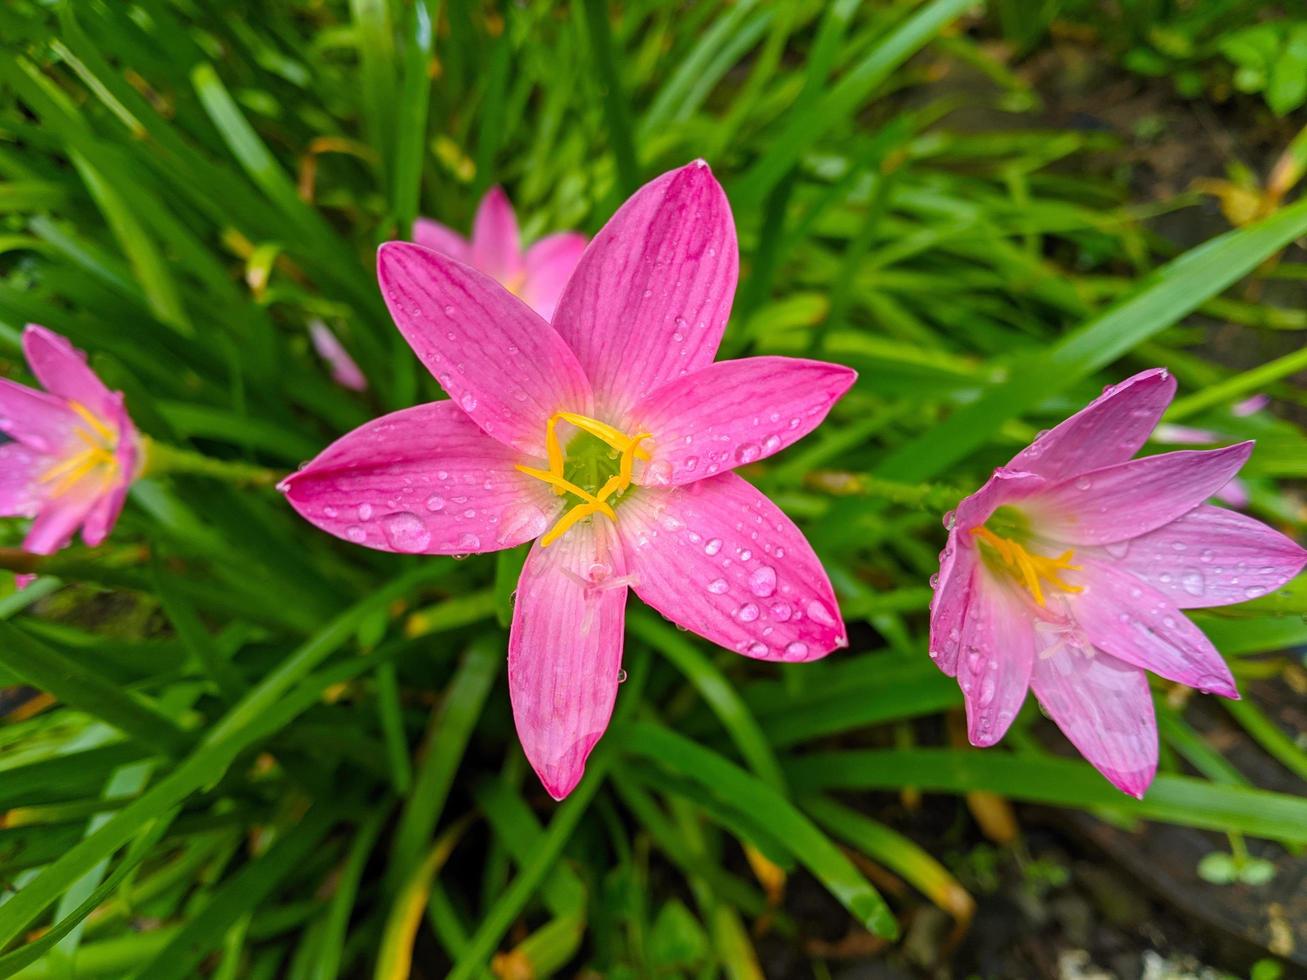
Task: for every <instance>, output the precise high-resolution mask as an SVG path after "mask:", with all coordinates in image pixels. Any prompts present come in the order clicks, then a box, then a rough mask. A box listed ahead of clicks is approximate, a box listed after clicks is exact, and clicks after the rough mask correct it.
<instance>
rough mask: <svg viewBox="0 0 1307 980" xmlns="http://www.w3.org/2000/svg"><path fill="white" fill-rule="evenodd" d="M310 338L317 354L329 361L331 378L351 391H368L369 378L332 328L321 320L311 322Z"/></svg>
mask: <svg viewBox="0 0 1307 980" xmlns="http://www.w3.org/2000/svg"><path fill="white" fill-rule="evenodd" d="M309 340H310V341H311V342H312V343H313V349H314V351H316V352H317V355H318V356H319V357H320V358H322V359H323V360H324V361H326V362H327V367H328V368H329V369H330V370H331V380H332V381H334V382H336V384H338V385H340V386H341V387H342V388H348V389H349V390H350V391H367V390H368V379H367V377H366V376H365V375H364V374H363V372H362V370H360V369H359V366H358V364H357V362H355V360H354V358H352V357H350V356H349V351H347V350H346V349H345V347H344V345H343V344H341V342H340V339H339V338H338V337H337V336H336V335H335V334H334V333H332V332H331V328H330V327H329V326H327V325H326V324H325V323H323V322H322V321H321V320H313V321H312V322H310V323H309Z"/></svg>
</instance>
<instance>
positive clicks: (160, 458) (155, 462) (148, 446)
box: [141, 438, 278, 487]
mask: <svg viewBox="0 0 1307 980" xmlns="http://www.w3.org/2000/svg"><path fill="white" fill-rule="evenodd" d="M144 442H145V465H144V466H143V468H142V470H141V475H142V476H158V475H160V474H161V473H186V474H190V475H192V476H207V477H209V478H210V479H214V480H222V481H224V482H226V483H234V484H237V485H242V486H243V485H252V486H266V487H270V486H273V485H275V484H276V482H277V480H278V473H277V472H276V471H275V470H270V469H267V468H266V467H263V466H255V465H253V464H252V463H242V462H240V461H239V460H230V459H214V458H213V457H211V456H203V455H201V454H200V453H197V452H194V451H192V450H190V449H182V448H180V447H178V446H170V445H168V444H167V443H163V442H156V441H155V440H153V439H148V438H147V439H145V440H144Z"/></svg>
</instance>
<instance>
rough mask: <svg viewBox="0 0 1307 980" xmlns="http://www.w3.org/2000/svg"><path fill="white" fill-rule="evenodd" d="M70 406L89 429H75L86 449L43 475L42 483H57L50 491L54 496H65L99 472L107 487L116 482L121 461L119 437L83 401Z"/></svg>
mask: <svg viewBox="0 0 1307 980" xmlns="http://www.w3.org/2000/svg"><path fill="white" fill-rule="evenodd" d="M68 407H69V408H71V409H72V410H73V412H74V413H76V415H77V417H78V418H80V419H81V420H82V421H83V422H85V423H86V425H87V426H88V427H89V429H84V428H80V427H79V428H77V429H75V430H74V434H75V435H76V436H77V438H78V439H80V440H81V441H82V442H83V443H84V444H85V446H86V448H85V449H82V450H81V451H80V452H77V453H74V454H73V455H71V456H68V457H66V458H64V459H61V460H59V461H58V462H56V463H55V464H54V465H53V466H51V467H50V468H49V469H48V470H46V471H45V472H44V473H42V474H41V476H40V482H42V483H53V484H54V486H52V487H51V488H50V491H49V492H50V496H52V497H61V496H63V495H64V494H65V493H67V492H68V491H69V490H71V489H72V488H73V487H75V486H77V484H78V483H80V482H81V481H82V480H83V479H85V478H86V477H88V476H91V475H93V474H96V473H97V471H99V472H98V476H99V479H100V482H101V483H102V484H103V485H104V486H105V487H107V486H108V485H109V484H111V483H112V482H113V479H114V476H115V475H116V473H117V469H118V458H117V456H116V455H115V451H116V449H117V445H118V436H117V434H116V433H115V432H114V430H113V429H112V428H110V427H109V426H108V425H107V424H105V422H104V420H103V419H101V418H99V417H98V416H97V415H95V413H93V412H92V411H91V410H90V409H88V408H87V407H86V406H85V405H83V404H82V403H81V402H74V401H70V402H69V403H68Z"/></svg>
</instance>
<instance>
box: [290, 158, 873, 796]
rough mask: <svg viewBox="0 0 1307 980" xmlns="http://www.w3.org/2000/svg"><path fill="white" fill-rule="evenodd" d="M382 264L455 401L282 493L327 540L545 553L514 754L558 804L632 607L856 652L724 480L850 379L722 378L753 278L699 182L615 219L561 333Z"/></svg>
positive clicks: (768, 519)
mask: <svg viewBox="0 0 1307 980" xmlns="http://www.w3.org/2000/svg"><path fill="white" fill-rule="evenodd" d="M378 265H379V277H380V282H381V289H382V292H383V294H384V296H385V300H386V303H387V304H388V305H389V307H390V312H391V315H392V316H393V317H394V319H395V323H396V324H397V325H398V327H399V329H400V331H401V332H402V333H403V335H404V337H405V339H407V340H408V342H409V344H410V345H411V346H412V347H413V350H414V351H415V352H416V354H417V355H418V357H419V358H420V359H421V360H422V362H423V363H424V364H425V365H426V366H427V368H428V369H429V370H430V371H431V372H432V374H434V375H435V377H436V379H437V380H438V381H439V382H440V384H441V385H442V386H443V387H444V389H445V390H446V391H447V392H448V393H449V395H450V400H449V401H442V402H436V403H434V404H428V405H419V406H417V407H415V408H410V409H406V410H403V411H400V412H395V413H393V414H391V415H387V416H384V417H382V418H379V419H376V420H375V421H373V422H370V423H368V424H366V425H364V426H362V427H361V428H359V429H357V430H355V431H354V432H351V433H349V434H348V435H346V436H344V437H343V438H342V439H340V440H339V441H337V442H336V443H335V444H333V445H332V446H330V447H328V448H327V449H326V450H325V451H324V452H323V453H322V454H321V455H320V456H318V457H317V459H315V460H313V461H312V462H311V463H310V464H309V465H308V466H307V467H306V468H304V469H302V470H300V471H299V472H298V473H295V474H294V475H292V476H291V477H289V478H288V479H287V480H286V481H285V482H284V484H283V485H282V486H283V489H284V490H285V492H286V494H287V496H288V497H289V500H290V503H291V504H292V505H293V506H294V507H295V509H296V510H297V511H298V512H299V513H300V514H301V515H302V516H304V517H305V518H306V519H307V520H309V521H311V522H312V523H313V524H315V525H317V526H318V527H320V528H322V529H323V530H325V531H328V532H330V533H331V534H334V535H336V536H338V537H341V538H344V539H345V540H347V541H352V542H355V543H356V544H361V545H366V546H368V547H371V548H377V549H380V550H383V551H400V552H415V553H423V554H433V555H452V554H473V553H483V552H490V551H498V550H500V549H502V548H512V547H514V546H516V545H520V544H522V543H524V542H527V541H531V540H532V539H535V545H534V546H533V547H532V549H531V551H530V554H529V555H528V556H527V559H526V563H525V565H524V566H523V569H522V574H521V579H520V581H519V583H518V589H517V599H516V603H515V605H514V609H513V622H512V630H511V634H510V637H509V645H508V683H509V692H510V695H511V698H512V702H513V714H514V717H515V719H516V722H517V731H518V735H519V736H520V738H521V741H522V746H523V748H524V750H525V751H526V755H527V758H528V759H529V760H530V762H531V764H532V766H533V767H534V768H535V771H536V773H537V774H538V775H539V777H540V779H541V781H542V782H543V783H544V786H545V788H546V789H547V790H548V791H549V792H550V794H552V795H553V796H554V797H555V798H556V799H562V798H563V797H565V796H566V795H567V794H568V793H569V792H571V790H572V788H573V787H574V786H575V785H576V783H577V781H578V780H579V779H580V778H581V775H582V773H583V771H584V767H585V760H586V758H587V756H588V755H589V754H590V750H591V749H592V748H593V747H594V745H595V743H596V742H597V741H598V740H599V738H600V736H602V735H603V732H604V729H605V728H606V727H607V725H608V720H609V716H610V715H611V714H612V710H613V705H614V702H615V700H616V697H617V688H618V684H619V682H620V680H621V676H622V639H623V631H624V617H625V608H626V598H627V592H628V590H629V589H634V590H635V592H636V594H637V595H638V596H640V598H641V599H643V600H644V601H645V602H646V603H648V604H649V605H650V606H652V607H653V608H654V609H656V610H657V611H658V612H660V613H662V614H663V615H664V616H666V617H667V618H668V619H670V620H672V621H674V622H676V623H678V624H680V625H682V626H684V627H686V628H687V629H690V630H693V631H694V632H696V633H698V634H700V635H701V636H704V637H706V638H707V639H709V640H712V641H713V642H714V643H718V644H720V645H722V646H724V647H726V648H728V649H731V650H734V651H737V652H739V653H742V654H744V655H746V656H749V657H755V658H758V659H761V660H775V661H791V662H798V661H807V660H813V659H816V658H818V657H822V656H825V655H826V654H827V653H829V652H830V651H832V650H834V649H835V648H837V647H840V646H843V645H845V644H846V643H847V641H846V638H845V630H844V624H843V622H842V620H841V618H840V614H839V610H838V606H837V604H836V600H835V594H834V592H833V590H832V589H831V585H830V582H829V580H828V579H827V577H826V573H825V571H824V570H823V569H822V566H821V563H820V561H819V560H818V558H817V556H816V555H815V554H814V553H813V550H812V547H811V546H810V545H809V544H808V542H807V540H806V539H805V538H804V536H803V534H802V533H801V532H800V531H799V529H798V528H797V527H796V526H795V525H794V524H793V522H791V521H790V519H789V518H788V517H786V516H785V514H783V513H782V512H781V511H780V510H779V509H778V508H777V507H776V505H775V504H773V503H772V502H771V501H770V500H768V499H767V497H766V496H764V495H763V494H762V493H760V492H759V491H758V490H756V489H755V488H754V487H753V486H751V485H750V484H749V483H748V482H747V481H745V480H744V479H743V478H741V477H740V476H738V475H736V474H735V473H733V472H731V470H733V469H734V468H735V467H736V466H738V465H740V464H742V463H751V462H754V461H755V460H759V459H762V458H764V457H766V456H770V455H771V454H773V453H776V452H778V451H780V450H781V449H784V448H785V447H786V446H788V445H790V444H791V443H793V442H795V441H796V440H798V439H800V438H801V437H802V436H804V435H806V434H807V433H808V432H811V431H812V430H813V429H814V428H816V426H817V425H818V424H819V423H820V422H821V420H822V419H823V418H824V417H825V415H826V413H827V412H828V411H829V410H830V407H831V406H832V405H833V404H834V403H835V401H836V400H837V399H838V398H839V397H840V396H841V395H842V394H843V393H844V392H845V391H846V390H847V389H848V387H849V386H850V385H851V384H852V383H853V380H854V378H855V374H854V372H853V371H851V370H849V369H848V368H845V367H841V366H838V365H833V364H824V363H821V362H818V361H808V360H798V359H793V358H786V357H752V358H745V359H741V360H735V361H720V362H714V361H713V358H714V356H715V354H716V352H717V347H718V344H719V343H720V341H721V338H722V331H723V330H724V329H725V326H726V321H727V319H728V317H729V315H730V309H731V300H732V298H733V296H734V292H735V283H736V278H737V273H738V266H739V260H738V249H737V246H736V238H735V224H734V221H733V219H732V217H731V212H730V207H729V205H728V204H727V201H726V196H725V194H724V193H723V192H722V189H721V186H720V185H719V184H718V183H717V181H716V179H715V178H714V177H713V175H712V172H711V171H710V170H709V168H708V166H707V164H705V163H702V162H696V163H692V164H689V165H688V166H686V167H683V168H681V169H679V170H674V171H672V172H670V173H666V174H663V175H662V176H661V177H659V178H657V179H656V180H654V181H652V182H651V183H649V184H647V185H646V186H645V187H643V188H641V189H640V190H639V191H638V192H636V194H635V195H634V196H633V197H632V198H631V199H630V200H628V201H627V202H626V203H625V204H624V205H623V206H622V207H621V209H620V210H618V212H617V213H616V214H615V215H614V216H613V218H612V220H610V221H609V222H608V224H607V225H606V226H605V227H604V228H603V230H602V231H600V233H599V235H598V236H597V237H596V238H595V240H594V241H593V242H592V243H591V244H590V246H589V248H588V249H587V250H586V252H585V254H584V256H583V257H582V259H581V262H580V264H579V265H578V266H577V269H576V272H575V274H574V275H573V276H572V279H571V281H570V282H569V283H568V285H567V289H566V290H565V291H564V293H563V296H562V299H561V301H560V303H559V306H558V310H557V313H556V314H555V316H554V319H553V326H552V328H551V327H550V325H549V324H548V323H546V322H544V320H543V319H542V318H541V317H540V316H538V315H537V314H536V313H534V312H533V311H532V310H531V309H530V308H529V307H528V306H527V305H526V304H524V303H523V302H521V301H520V300H519V299H518V298H517V297H515V296H514V295H512V294H511V293H510V292H508V291H507V290H505V289H504V288H503V287H502V286H500V284H499V283H497V282H496V281H494V280H493V279H491V278H490V277H488V276H486V275H484V274H483V273H481V272H479V271H477V270H476V269H473V268H471V267H469V266H467V265H464V264H463V263H461V262H458V261H456V260H453V259H451V258H449V257H448V256H445V255H442V254H439V253H437V252H434V251H431V250H429V249H426V248H423V247H421V246H417V245H410V244H405V243H395V242H392V243H388V244H386V245H383V246H382V247H381V251H380V255H379V260H378Z"/></svg>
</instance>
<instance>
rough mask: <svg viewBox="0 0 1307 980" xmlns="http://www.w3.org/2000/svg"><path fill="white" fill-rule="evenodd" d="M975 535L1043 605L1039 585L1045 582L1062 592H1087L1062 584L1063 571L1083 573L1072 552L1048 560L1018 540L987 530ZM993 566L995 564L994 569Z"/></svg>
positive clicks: (976, 531)
mask: <svg viewBox="0 0 1307 980" xmlns="http://www.w3.org/2000/svg"><path fill="white" fill-rule="evenodd" d="M971 533H972V534H974V535H975V536H976V537H977V538H979V539H980V540H981V542H982V543H983V544H984V545H986V546H987V548H988V551H989V552H990V553H991V554H992V555H994V556H995V557H996V558H997V559H998V560H999V561H1000V562H1001V563H1002V566H1001V567H1002V568H1003V569H1005V570H1006V571H1007V573H1008V574H1009V575H1011V576H1012V577H1013V578H1016V579H1017V580H1018V581H1020V582H1021V583H1022V584H1023V585H1024V586H1025V587H1026V591H1028V592H1029V593H1030V594H1031V595H1032V596H1034V599H1035V602H1037V603H1039V604H1040V605H1041V606H1043V605H1045V602H1044V590H1043V588H1042V587H1041V586H1040V584H1039V582H1040V580H1041V579H1043V580H1044V581H1045V582H1047V583H1048V584H1049V585H1051V586H1052V587H1053V588H1055V589H1059V590H1061V591H1062V592H1080V591H1083V590H1082V589H1081V587H1080V586H1078V585H1072V584H1071V583H1069V582H1064V581H1062V577H1061V573H1062V572H1064V571H1072V572H1076V571H1079V570H1080V566H1079V565H1072V564H1071V559H1072V558H1074V557H1075V555H1074V553H1073V552H1072V551H1071V550H1070V549H1068V550H1067V551H1064V552H1062V554H1060V555H1058V556H1057V557H1056V558H1045V557H1044V556H1043V555H1032V554H1031V553H1030V552H1029V551H1027V550H1026V549H1025V548H1023V547H1022V546H1021V545H1019V544H1018V543H1017V542H1016V541H1014V540H1012V539H1011V538H1004V537H1000V536H999V535H997V534H995V533H994V532H993V531H991V530H990V529H989V528H987V527H973V528H972V529H971ZM992 564H993V563H992V562H991V566H992Z"/></svg>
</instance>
